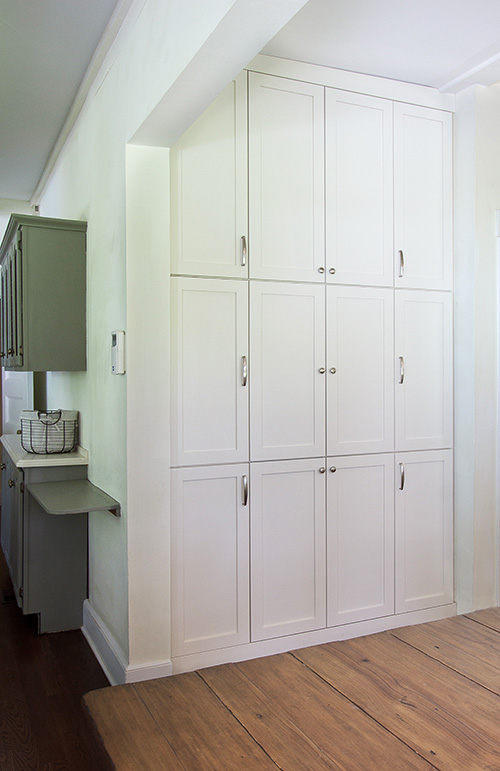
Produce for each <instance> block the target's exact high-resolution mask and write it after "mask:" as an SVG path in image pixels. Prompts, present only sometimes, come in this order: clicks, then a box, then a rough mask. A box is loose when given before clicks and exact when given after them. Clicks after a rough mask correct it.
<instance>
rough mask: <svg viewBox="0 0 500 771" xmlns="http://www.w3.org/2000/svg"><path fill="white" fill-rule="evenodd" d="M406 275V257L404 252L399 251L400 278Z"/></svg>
mask: <svg viewBox="0 0 500 771" xmlns="http://www.w3.org/2000/svg"><path fill="white" fill-rule="evenodd" d="M404 274H405V256H404V253H403V250H402V249H400V250H399V278H403V276H404Z"/></svg>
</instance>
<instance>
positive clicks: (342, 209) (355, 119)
mask: <svg viewBox="0 0 500 771" xmlns="http://www.w3.org/2000/svg"><path fill="white" fill-rule="evenodd" d="M392 111H393V107H392V102H390V101H388V100H387V99H378V98H375V97H371V96H364V95H362V94H350V93H348V92H346V91H336V90H334V89H330V88H327V89H326V271H327V272H326V277H327V281H331V282H333V283H340V284H370V285H373V286H392V285H393V181H392V156H393V146H392V121H393V117H392Z"/></svg>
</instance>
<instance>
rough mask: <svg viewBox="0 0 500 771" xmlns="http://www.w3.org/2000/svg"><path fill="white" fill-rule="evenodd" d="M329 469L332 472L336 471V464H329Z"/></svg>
mask: <svg viewBox="0 0 500 771" xmlns="http://www.w3.org/2000/svg"><path fill="white" fill-rule="evenodd" d="M330 471H331V472H332V474H335V472H336V471H337V466H330Z"/></svg>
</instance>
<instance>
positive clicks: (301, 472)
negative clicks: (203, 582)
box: [251, 460, 326, 640]
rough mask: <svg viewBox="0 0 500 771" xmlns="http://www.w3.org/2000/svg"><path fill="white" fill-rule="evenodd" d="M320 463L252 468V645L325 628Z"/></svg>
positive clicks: (316, 461)
mask: <svg viewBox="0 0 500 771" xmlns="http://www.w3.org/2000/svg"><path fill="white" fill-rule="evenodd" d="M322 463H324V460H323V461H320V460H294V461H281V462H276V463H254V464H252V487H251V555H252V556H251V575H252V578H251V595H252V640H264V639H267V638H270V637H279V636H281V635H286V634H295V633H298V632H307V631H310V630H312V629H319V628H321V627H324V626H325V621H326V607H325V602H326V600H325V578H326V576H325V475H324V467H323V473H321V472H320V470H319V469H320V466H321V465H322Z"/></svg>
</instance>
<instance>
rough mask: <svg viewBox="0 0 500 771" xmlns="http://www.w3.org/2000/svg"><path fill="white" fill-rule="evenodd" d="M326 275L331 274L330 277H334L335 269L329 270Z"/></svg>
mask: <svg viewBox="0 0 500 771" xmlns="http://www.w3.org/2000/svg"><path fill="white" fill-rule="evenodd" d="M328 273H331V274H332V276H334V275H335V268H330V270H329V271H328Z"/></svg>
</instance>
